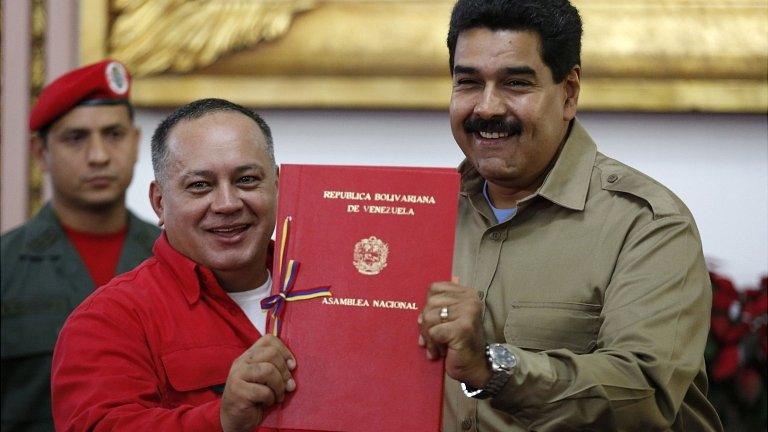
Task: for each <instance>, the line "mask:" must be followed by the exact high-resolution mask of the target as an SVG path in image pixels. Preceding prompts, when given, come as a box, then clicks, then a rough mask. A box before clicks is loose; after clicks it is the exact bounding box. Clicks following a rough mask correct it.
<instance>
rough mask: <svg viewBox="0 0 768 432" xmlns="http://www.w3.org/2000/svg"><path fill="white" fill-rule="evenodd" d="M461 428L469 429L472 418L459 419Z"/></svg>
mask: <svg viewBox="0 0 768 432" xmlns="http://www.w3.org/2000/svg"><path fill="white" fill-rule="evenodd" d="M461 429H463V430H470V429H472V419H471V418H469V417H467V418H465V419H464V420H462V421H461Z"/></svg>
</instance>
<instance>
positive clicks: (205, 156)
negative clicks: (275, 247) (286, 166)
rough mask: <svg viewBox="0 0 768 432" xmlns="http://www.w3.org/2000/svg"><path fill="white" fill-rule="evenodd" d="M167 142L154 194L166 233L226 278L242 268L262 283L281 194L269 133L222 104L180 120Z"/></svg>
mask: <svg viewBox="0 0 768 432" xmlns="http://www.w3.org/2000/svg"><path fill="white" fill-rule="evenodd" d="M167 146H168V149H167V151H168V164H167V168H166V176H165V179H164V180H163V182H162V184H160V183H157V182H153V183H152V186H151V187H150V199H151V200H152V206H153V208H154V209H155V212H156V213H157V215H158V217H159V218H160V223H161V224H163V225H164V226H165V232H166V235H167V237H168V241H169V242H170V243H171V245H172V246H173V247H174V249H176V250H177V251H179V252H180V253H182V254H183V255H185V256H187V257H188V258H190V259H192V260H193V261H195V262H197V263H199V264H202V265H203V266H205V267H208V268H210V269H211V270H213V271H214V273H216V274H217V276H219V278H220V281H221V279H222V278H221V276H222V275H224V274H227V273H237V274H238V278H241V279H242V280H241V281H240V282H242V283H243V284H244V285H245V286H246V287H250V288H251V289H252V288H256V287H257V286H258V285H254V284H258V283H259V282H263V281H264V280H265V279H266V267H265V263H266V252H267V245H268V244H269V239H270V237H271V235H272V231H273V229H274V226H275V202H276V196H277V173H276V170H275V167H274V165H273V163H272V162H271V160H270V158H269V156H268V155H267V152H266V139H265V137H264V134H263V133H262V132H261V130H260V129H259V127H258V126H257V125H256V123H255V122H254V121H253V120H251V119H250V118H248V117H246V116H245V115H243V114H240V113H237V112H233V111H220V112H214V113H211V114H206V115H204V116H203V117H201V118H198V119H191V120H183V121H181V122H180V123H178V124H177V125H176V126H174V127H173V129H172V130H171V132H170V134H169V136H168V140H167ZM222 282H223V281H222ZM223 285H225V284H224V283H223ZM225 289H227V286H226V285H225ZM246 289H247V288H246Z"/></svg>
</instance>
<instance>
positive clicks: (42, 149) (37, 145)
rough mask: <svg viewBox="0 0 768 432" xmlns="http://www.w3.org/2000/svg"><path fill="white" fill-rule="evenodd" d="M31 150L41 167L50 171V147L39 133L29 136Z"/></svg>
mask: <svg viewBox="0 0 768 432" xmlns="http://www.w3.org/2000/svg"><path fill="white" fill-rule="evenodd" d="M29 151H30V152H31V153H32V157H33V158H34V159H35V161H36V162H37V165H38V166H39V167H40V169H41V170H43V171H44V172H48V169H49V167H48V160H47V156H48V148H47V147H46V146H45V142H44V141H43V139H42V138H40V136H39V135H38V134H37V133H33V134H32V136H30V137H29Z"/></svg>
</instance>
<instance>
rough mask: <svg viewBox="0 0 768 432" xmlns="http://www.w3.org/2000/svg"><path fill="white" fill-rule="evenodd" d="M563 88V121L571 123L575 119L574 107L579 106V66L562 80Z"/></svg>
mask: <svg viewBox="0 0 768 432" xmlns="http://www.w3.org/2000/svg"><path fill="white" fill-rule="evenodd" d="M563 85H564V86H565V106H564V107H563V120H564V121H567V122H569V121H571V120H573V118H574V117H576V107H577V106H578V104H579V92H581V66H579V65H576V66H574V67H573V68H572V69H571V71H570V72H568V75H566V77H565V79H564V80H563Z"/></svg>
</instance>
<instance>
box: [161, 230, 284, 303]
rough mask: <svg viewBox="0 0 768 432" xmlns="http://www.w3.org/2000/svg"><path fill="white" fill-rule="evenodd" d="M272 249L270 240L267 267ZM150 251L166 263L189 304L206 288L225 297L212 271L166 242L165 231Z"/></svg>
mask: <svg viewBox="0 0 768 432" xmlns="http://www.w3.org/2000/svg"><path fill="white" fill-rule="evenodd" d="M273 250H274V244H273V242H272V241H270V242H269V245H268V247H267V268H268V269H271V268H272V251H273ZM152 252H153V253H154V254H155V256H156V257H157V258H158V260H160V261H161V262H163V263H165V264H166V265H167V267H168V269H169V270H170V272H171V273H172V274H173V276H174V277H175V279H176V281H177V282H178V284H179V287H180V288H181V292H182V293H184V297H185V298H186V299H187V301H188V302H189V303H190V304H193V303H196V302H197V301H198V300H199V299H200V295H201V292H202V290H203V289H206V288H207V290H208V291H209V292H210V293H211V294H214V295H218V296H225V297H226V292H225V291H224V289H223V288H222V287H221V285H219V282H218V281H217V280H216V276H215V275H214V274H213V271H211V270H210V269H209V268H207V267H205V266H202V265H200V264H198V263H196V262H195V261H192V260H191V259H189V258H187V257H186V256H184V255H182V254H181V252H179V251H177V250H176V249H174V248H173V246H171V244H170V243H169V242H168V237H167V236H166V234H165V231H163V233H162V234H161V235H160V236H159V237H158V238H157V240H156V241H155V246H154V247H153V248H152Z"/></svg>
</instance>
